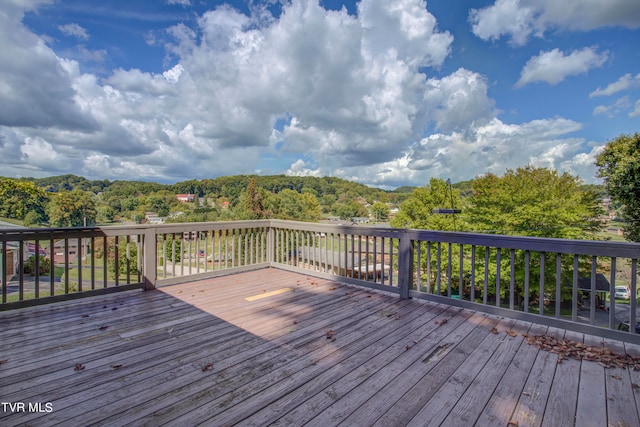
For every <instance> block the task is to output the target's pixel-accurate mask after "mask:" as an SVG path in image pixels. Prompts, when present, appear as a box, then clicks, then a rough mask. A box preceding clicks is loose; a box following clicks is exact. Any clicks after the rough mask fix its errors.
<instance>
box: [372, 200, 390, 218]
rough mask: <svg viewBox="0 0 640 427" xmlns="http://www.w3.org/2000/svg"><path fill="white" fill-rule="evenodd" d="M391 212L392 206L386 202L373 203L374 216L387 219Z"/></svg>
mask: <svg viewBox="0 0 640 427" xmlns="http://www.w3.org/2000/svg"><path fill="white" fill-rule="evenodd" d="M390 213H391V208H390V207H389V205H387V204H386V203H382V202H375V203H374V204H373V205H371V215H373V218H374V219H375V220H376V222H378V221H386V220H388V219H389V214H390Z"/></svg>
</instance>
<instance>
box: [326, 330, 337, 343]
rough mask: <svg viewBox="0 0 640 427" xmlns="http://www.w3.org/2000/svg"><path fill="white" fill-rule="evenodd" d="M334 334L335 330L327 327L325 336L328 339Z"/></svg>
mask: <svg viewBox="0 0 640 427" xmlns="http://www.w3.org/2000/svg"><path fill="white" fill-rule="evenodd" d="M335 335H336V331H334V330H333V329H329V330H328V331H327V333H326V337H327V339H328V340H330V339H331V338H333V337H335Z"/></svg>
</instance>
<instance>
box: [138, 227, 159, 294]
mask: <svg viewBox="0 0 640 427" xmlns="http://www.w3.org/2000/svg"><path fill="white" fill-rule="evenodd" d="M143 236H144V242H143V256H144V258H143V260H144V262H143V263H142V276H143V277H144V289H145V290H146V291H150V290H152V289H155V288H156V279H157V275H158V272H157V267H156V265H157V260H156V256H157V254H156V252H157V251H156V229H155V227H154V228H148V229H146V230H145V232H144V235H143Z"/></svg>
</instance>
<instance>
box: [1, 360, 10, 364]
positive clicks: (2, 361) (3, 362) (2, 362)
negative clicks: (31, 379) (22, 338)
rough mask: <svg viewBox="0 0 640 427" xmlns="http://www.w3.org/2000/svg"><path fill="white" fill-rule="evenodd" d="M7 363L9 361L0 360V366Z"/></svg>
mask: <svg viewBox="0 0 640 427" xmlns="http://www.w3.org/2000/svg"><path fill="white" fill-rule="evenodd" d="M8 361H9V359H4V360H0V365H4V364H5V363H7V362H8Z"/></svg>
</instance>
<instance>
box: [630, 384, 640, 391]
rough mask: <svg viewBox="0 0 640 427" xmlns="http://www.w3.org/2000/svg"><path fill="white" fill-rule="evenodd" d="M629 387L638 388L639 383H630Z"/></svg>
mask: <svg viewBox="0 0 640 427" xmlns="http://www.w3.org/2000/svg"><path fill="white" fill-rule="evenodd" d="M631 388H633V389H634V390H637V389H639V388H640V385H638V384H636V383H631Z"/></svg>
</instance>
